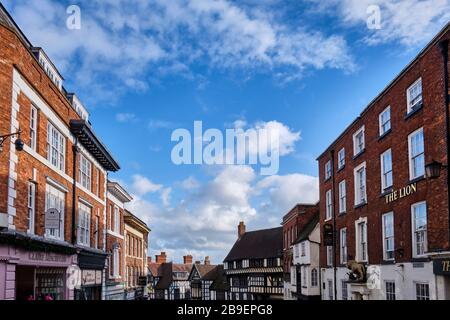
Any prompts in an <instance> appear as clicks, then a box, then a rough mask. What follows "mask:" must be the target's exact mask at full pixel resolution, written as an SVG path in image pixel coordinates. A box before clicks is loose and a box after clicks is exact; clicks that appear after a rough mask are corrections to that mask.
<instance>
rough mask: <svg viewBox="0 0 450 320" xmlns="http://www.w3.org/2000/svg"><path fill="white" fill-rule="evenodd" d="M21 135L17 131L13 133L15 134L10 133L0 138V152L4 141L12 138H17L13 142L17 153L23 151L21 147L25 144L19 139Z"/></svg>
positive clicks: (20, 132)
mask: <svg viewBox="0 0 450 320" xmlns="http://www.w3.org/2000/svg"><path fill="white" fill-rule="evenodd" d="M21 134H22V131H21V130H19V131H18V132H15V133H10V134H6V135H4V136H0V152H1V151H3V144H4V143H5V141H6V140H7V139H8V138H12V137H14V136H17V139H16V141H15V142H14V145H15V146H16V150H17V151H23V146H24V145H25V144H24V143H23V141H22V139H21V137H20V136H21Z"/></svg>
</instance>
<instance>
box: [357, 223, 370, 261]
mask: <svg viewBox="0 0 450 320" xmlns="http://www.w3.org/2000/svg"><path fill="white" fill-rule="evenodd" d="M367 225H368V223H367V218H360V219H358V220H356V221H355V230H356V236H355V241H356V261H357V262H366V263H367V262H369V243H368V237H367ZM361 226H364V233H363V232H362V230H361ZM363 236H364V237H363ZM363 238H364V239H363ZM363 240H364V242H363Z"/></svg>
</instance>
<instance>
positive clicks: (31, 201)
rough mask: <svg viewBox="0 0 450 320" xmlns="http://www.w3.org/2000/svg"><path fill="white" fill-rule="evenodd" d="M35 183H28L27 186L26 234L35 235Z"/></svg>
mask: <svg viewBox="0 0 450 320" xmlns="http://www.w3.org/2000/svg"><path fill="white" fill-rule="evenodd" d="M36 191H37V185H36V183H34V182H32V181H29V182H28V185H27V199H28V201H27V211H28V230H27V233H28V234H35V230H36V229H35V228H36V226H35V224H36Z"/></svg>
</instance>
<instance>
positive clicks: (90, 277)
mask: <svg viewBox="0 0 450 320" xmlns="http://www.w3.org/2000/svg"><path fill="white" fill-rule="evenodd" d="M81 278H82V285H83V286H92V285H95V284H96V283H95V280H96V272H95V270H82V273H81Z"/></svg>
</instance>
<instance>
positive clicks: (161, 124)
mask: <svg viewBox="0 0 450 320" xmlns="http://www.w3.org/2000/svg"><path fill="white" fill-rule="evenodd" d="M175 127H176V124H175V123H174V122H171V121H165V120H150V121H149V122H148V128H149V129H150V130H158V129H172V128H175Z"/></svg>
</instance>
